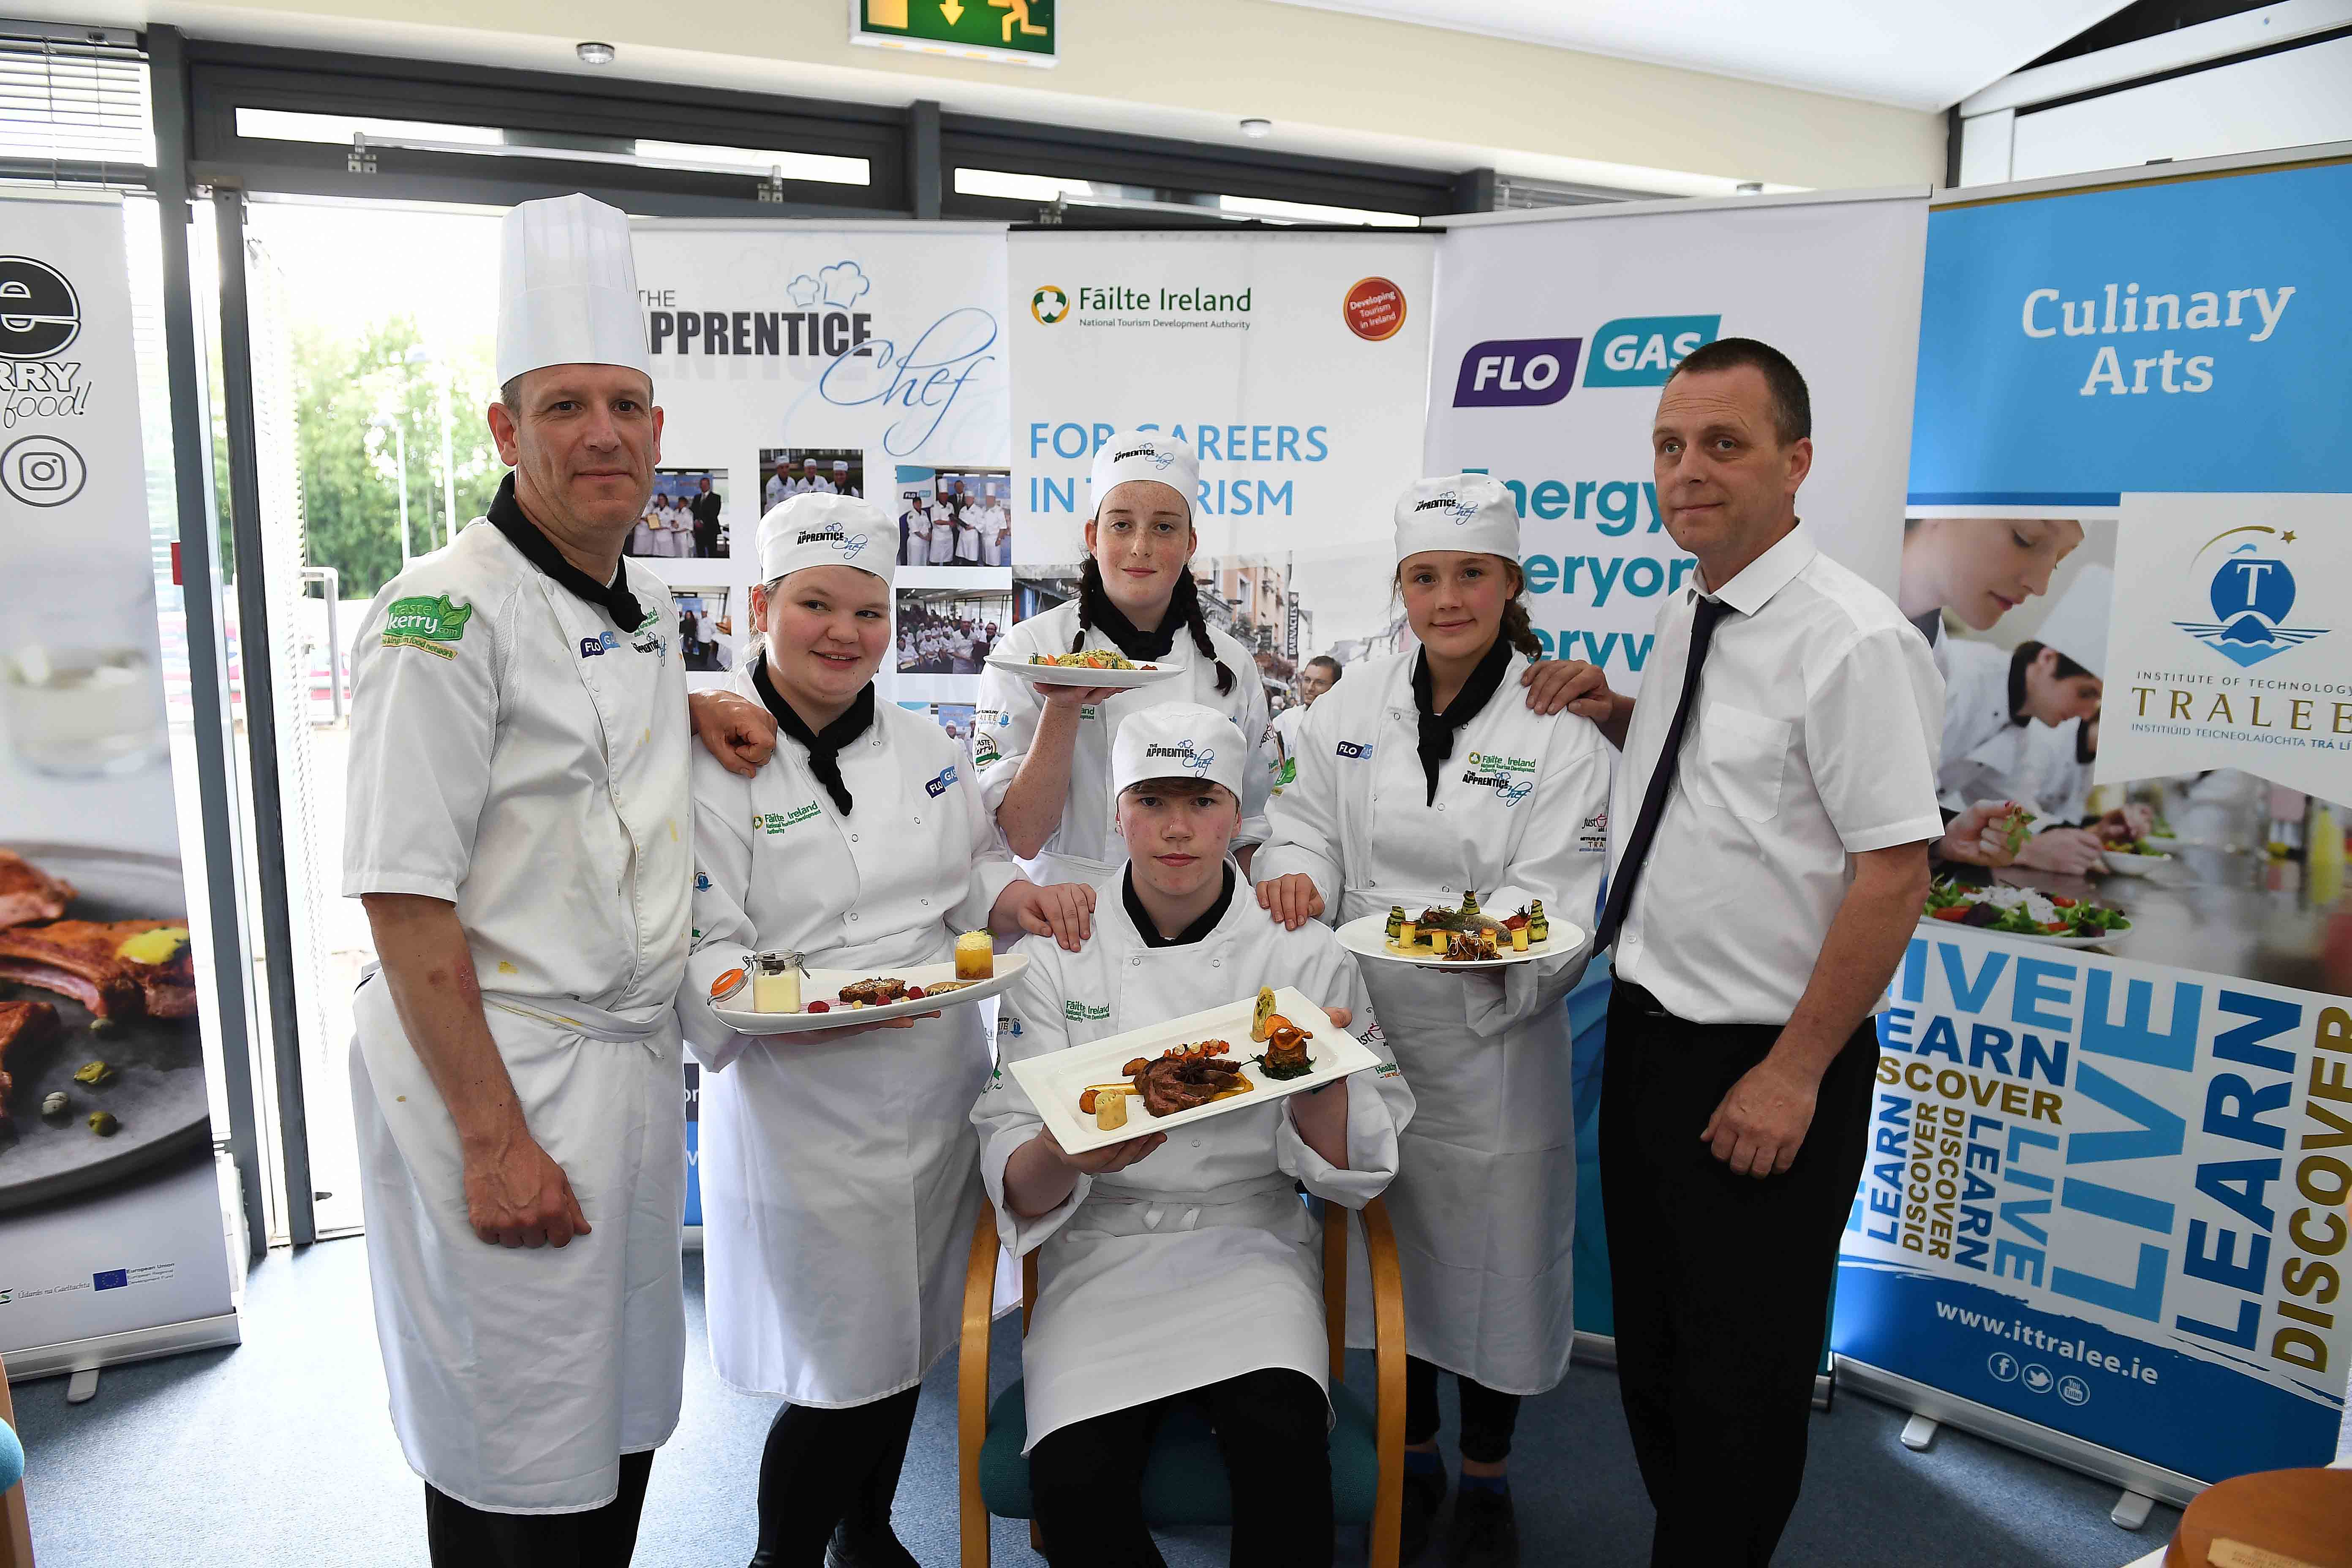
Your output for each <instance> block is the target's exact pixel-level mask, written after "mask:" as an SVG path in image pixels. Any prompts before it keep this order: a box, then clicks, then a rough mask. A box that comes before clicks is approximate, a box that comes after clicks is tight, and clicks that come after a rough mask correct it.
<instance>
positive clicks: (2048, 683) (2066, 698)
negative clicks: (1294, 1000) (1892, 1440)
mask: <svg viewBox="0 0 2352 1568" xmlns="http://www.w3.org/2000/svg"><path fill="white" fill-rule="evenodd" d="M2183 173H2184V172H2181V171H2173V172H2168V174H2165V175H2163V176H2154V177H2149V178H2146V179H2135V180H2132V181H2130V182H2128V183H2125V184H2104V185H2093V186H2087V187H2077V188H2074V189H2069V190H2061V191H2054V192H2053V191H2036V192H2020V193H1994V194H1993V195H1994V198H1995V199H1993V200H1990V201H1985V200H1982V199H1980V198H1981V196H1982V195H1983V193H1979V192H1973V191H1971V192H1964V193H1960V194H1959V195H1958V197H1956V198H1952V199H1948V200H1944V201H1939V202H1938V204H1937V207H1936V209H1935V211H1934V213H1933V215H1932V216H1931V217H1930V219H1929V224H1928V241H1927V289H1926V296H1925V301H1924V305H1923V310H1922V326H1921V334H1920V346H1919V373H1918V385H1917V392H1916V409H1917V421H1916V430H1915V432H1914V437H1913V443H1912V449H1911V477H1910V482H1909V492H1910V496H1909V505H1908V507H1907V509H1906V512H1907V515H1906V523H1905V527H1904V531H1903V534H1902V540H1901V547H1900V548H1901V559H1900V563H1899V566H1898V571H1897V591H1898V595H1899V596H1900V598H1901V600H1902V605H1903V609H1904V611H1905V612H1906V614H1907V615H1909V616H1913V617H1914V618H1915V619H1916V620H1917V621H1919V622H1920V623H1921V624H1922V625H1923V626H1932V627H1934V628H1935V630H1936V631H1937V634H1938V646H1937V658H1938V660H1939V662H1940V663H1942V664H1943V665H1944V666H1945V671H1946V683H1947V690H1948V702H1947V728H1946V736H1945V745H1944V755H1943V761H1942V773H1941V776H1940V778H1939V781H1938V782H1939V784H1940V785H1941V787H1942V791H1943V794H1944V797H1945V805H1947V806H1948V807H1951V808H1958V807H1959V806H1961V805H1966V804H1968V803H1969V802H1971V801H1975V800H1981V799H1986V798H1995V799H2007V800H2014V801H2017V802H2019V803H2021V804H2022V805H2026V806H2027V807H2028V808H2029V809H2031V810H2032V811H2033V812H2034V813H2035V814H2036V819H2035V821H2034V823H2033V824H2032V831H2031V836H2030V837H2027V838H2026V839H2025V840H2024V841H2023V843H2022V844H2021V847H2020V849H2019V852H2018V858H2017V861H2016V863H2015V864H2014V865H2012V866H2011V867H2009V868H2004V869H2002V870H2000V871H1998V872H1996V873H1994V874H1993V876H1992V878H1991V882H1990V886H1989V887H1984V888H1979V889H1959V888H1957V887H1955V888H1950V889H1944V890H1942V891H1939V893H1938V894H1937V895H1936V897H1935V898H1934V899H1933V900H1931V903H1936V904H1939V905H1941V907H1940V908H1937V909H1935V910H1931V915H1932V918H1930V919H1927V920H1924V921H1922V923H1921V926H1920V930H1919V933H1918V935H1917V937H1916V939H1915V940H1914V942H1912V944H1911V948H1910V952H1909V954H1908V956H1907V957H1906V961H1905V963H1904V967H1903V969H1902V971H1901V972H1900V973H1899V974H1898V975H1897V977H1896V981H1895V1005H1894V1007H1893V1009H1892V1010H1891V1011H1890V1012H1889V1013H1887V1014H1886V1015H1885V1019H1884V1021H1883V1023H1882V1026H1881V1039H1882V1043H1883V1045H1884V1046H1885V1059H1884V1061H1883V1063H1882V1066H1881V1069H1880V1079H1881V1082H1880V1087H1879V1093H1878V1102H1877V1118H1876V1121H1875V1122H1874V1127H1873V1130H1872V1143H1871V1154H1870V1165H1869V1168H1868V1171H1867V1173H1865V1175H1864V1180H1863V1184H1862V1188H1861V1191H1860V1192H1859V1193H1858V1194H1857V1195H1856V1198H1855V1202H1854V1206H1853V1214H1852V1215H1851V1217H1850V1219H1849V1222H1848V1226H1847V1230H1846V1234H1845V1239H1844V1245H1843V1248H1842V1256H1841V1258H1840V1266H1839V1283H1838V1296H1837V1310H1836V1315H1835V1324H1834V1334H1833V1342H1834V1345H1835V1348H1836V1350H1837V1352H1839V1354H1840V1355H1841V1356H1844V1357H1850V1358H1852V1359H1853V1360H1854V1361H1856V1362H1859V1363H1864V1375H1865V1376H1867V1374H1868V1371H1869V1370H1870V1369H1875V1370H1877V1371H1882V1372H1885V1373H1893V1374H1895V1377H1896V1378H1897V1379H1899V1380H1907V1381H1908V1382H1911V1383H1914V1384H1929V1385H1932V1386H1933V1387H1935V1388H1937V1389H1940V1390H1943V1391H1946V1392H1947V1393H1949V1394H1958V1395H1959V1396H1961V1397H1962V1398H1964V1399H1966V1400H1968V1401H1969V1402H1971V1403H1972V1404H1973V1405H1977V1406H1983V1407H1989V1408H1990V1409H1991V1410H1993V1411H1997V1412H2000V1413H2001V1414H2003V1415H2007V1416H2011V1417H2019V1418H2022V1419H2023V1420H2025V1421H2028V1422H2031V1423H2033V1424H2036V1425H2038V1426H2043V1427H2047V1428H2051V1429H2053V1430H2054V1431H2055V1432H2058V1433H2061V1434H2063V1435H2065V1436H2067V1437H2071V1438H2074V1439H2079V1440H2081V1441H2082V1442H2084V1443H2088V1444H2093V1445H2097V1446H2098V1447H2103V1448H2105V1449H2107V1450H2110V1453H2109V1454H2108V1455H2107V1456H2106V1457H2105V1458H2096V1457H2093V1458H2083V1456H2081V1455H2078V1456H2077V1458H2078V1459H2080V1460H2081V1461H2082V1462H2084V1463H2086V1464H2089V1465H2090V1466H2091V1467H2092V1468H2097V1469H2099V1470H2100V1472H2101V1473H2103V1474H2107V1475H2110V1476H2112V1477H2114V1478H2115V1479H2123V1480H2125V1481H2126V1483H2127V1484H2131V1485H2134V1486H2137V1487H2139V1488H2140V1489H2143V1490H2148V1491H2157V1492H2165V1493H2167V1494H2168V1495H2174V1496H2179V1495H2181V1494H2182V1493H2183V1492H2184V1491H2185V1489H2186V1487H2185V1484H2184V1483H2183V1481H2182V1478H2187V1479H2189V1480H2194V1481H2212V1480H2219V1479H2223V1478H2225V1477H2228V1476H2231V1475H2237V1474H2241V1473H2243V1472H2246V1471H2250V1470H2259V1469H2265V1468H2277V1467H2284V1466H2296V1465H2318V1464H2325V1463H2326V1462H2327V1460H2328V1458H2329V1457H2330V1456H2331V1454H2332V1453H2333V1452H2334V1451H2335V1448H2336V1438H2337V1433H2338V1429H2339V1423H2340V1420H2341V1415H2342V1412H2343V1407H2344V1399H2343V1394H2344V1389H2345V1384H2346V1374H2347V1361H2352V1313H2347V1308H2346V1303H2347V1297H2346V1295H2345V1293H2344V1289H2343V1287H2344V1284H2345V1278H2344V1276H2345V1270H2346V1268H2347V1262H2348V1261H2352V1248H2347V1241H2352V1229H2347V1218H2346V1199H2347V1193H2352V1014H2347V1010H2346V1007H2345V1003H2344V998H2345V995H2346V994H2347V993H2352V908H2347V905H2346V903H2345V901H2344V897H2343V895H2344V889H2345V865H2346V837H2345V831H2346V825H2347V816H2352V812H2347V806H2352V621H2347V620H2346V619H2345V618H2344V614H2343V606H2344V604H2345V600H2346V589H2347V584H2352V495H2347V493H2346V489H2347V479H2346V478H2345V470H2344V468H2343V463H2342V458H2341V454H2342V453H2343V452H2344V451H2345V450H2346V449H2347V445H2352V403H2347V399H2346V398H2345V396H2344V395H2343V387H2344V384H2345V383H2344V376H2345V368H2344V367H2345V366H2346V364H2347V363H2352V263H2347V259H2346V257H2345V251H2344V246H2343V237H2344V235H2345V234H2347V233H2352V164H2345V163H2335V164H2332V165H2331V164H2318V165H2311V166H2305V167H2299V168H2296V167H2287V168H2282V167H2270V168H2256V169H2236V170H2210V171H2187V172H2185V174H2186V177H2183ZM2086 916H2087V917H2089V918H2088V919H2087V920H2086V919H2085V917H2086ZM1952 1418H1953V1419H1955V1420H1963V1419H1966V1418H1965V1417H1962V1416H1957V1415H1956V1416H1953V1417H1952ZM2151 1467H2152V1468H2153V1470H2154V1471H2155V1472H2158V1473H2153V1474H2151V1473H2150V1468H2151Z"/></svg>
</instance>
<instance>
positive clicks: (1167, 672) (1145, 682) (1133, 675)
mask: <svg viewBox="0 0 2352 1568" xmlns="http://www.w3.org/2000/svg"><path fill="white" fill-rule="evenodd" d="M988 667H989V668H991V669H1001V670H1003V671H1004V673H1005V674H1007V675H1017V676H1019V677H1020V678H1021V679H1024V680H1031V681H1034V682H1036V683H1037V684H1038V685H1040V686H1092V687H1097V688H1100V689H1106V690H1111V689H1116V690H1119V691H1126V690H1129V689H1133V688H1135V687H1138V686H1149V685H1150V684H1151V683H1152V682H1153V681H1155V680H1165V679H1168V678H1169V677H1170V676H1171V675H1181V674H1182V673H1183V671H1184V667H1183V666H1182V665H1181V664H1168V663H1165V662H1161V663H1155V664H1151V665H1147V666H1144V667H1142V668H1136V669H1087V668H1083V667H1081V666H1077V665H1069V664H1032V663H1030V662H1029V661H1028V660H1027V659H1025V658H1011V657H1009V656H999V655H996V654H991V655H989V656H988Z"/></svg>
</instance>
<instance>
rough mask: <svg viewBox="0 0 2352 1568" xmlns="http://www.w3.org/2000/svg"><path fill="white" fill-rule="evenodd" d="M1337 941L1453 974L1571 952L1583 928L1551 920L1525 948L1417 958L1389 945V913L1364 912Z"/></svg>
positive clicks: (1359, 951) (1365, 954)
mask: <svg viewBox="0 0 2352 1568" xmlns="http://www.w3.org/2000/svg"><path fill="white" fill-rule="evenodd" d="M1333 934H1334V935H1336V936H1338V937H1339V945H1340V946H1341V947H1344V948H1346V949H1347V950H1348V951H1349V952H1352V953H1355V954H1356V955H1357V956H1359V957H1360V958H1383V959H1386V960H1387V961H1388V962H1389V963H1409V964H1411V965H1412V967H1414V968H1415V969H1437V970H1444V971H1446V972H1448V973H1454V974H1466V973H1469V972H1471V971H1472V970H1477V969H1500V968H1502V967H1503V966H1504V965H1505V964H1507V963H1534V962H1535V961H1536V960H1537V959H1538V958H1550V957H1553V956H1555V955H1557V954H1559V953H1563V952H1575V951H1576V950H1577V949H1578V948H1580V947H1581V946H1583V945H1584V931H1583V930H1582V929H1581V928H1580V927H1577V926H1572V925H1570V924H1569V923H1568V922H1567V921H1557V920H1556V921H1552V922H1551V936H1550V937H1549V939H1548V940H1546V941H1544V942H1530V943H1529V944H1528V950H1527V952H1511V951H1509V950H1507V949H1506V950H1505V951H1503V952H1497V953H1496V954H1495V956H1494V957H1492V958H1480V959H1464V960H1452V959H1444V958H1433V957H1431V956H1430V955H1429V953H1428V951H1427V950H1426V949H1423V952H1422V955H1421V956H1420V957H1419V958H1413V957H1410V956H1408V955H1406V954H1404V953H1402V952H1398V951H1397V950H1396V949H1394V948H1392V947H1391V946H1390V945H1389V917H1388V916H1386V915H1365V916H1363V917H1362V918H1360V919H1359V920H1352V921H1349V922H1348V923H1347V924H1346V925H1343V926H1341V927H1340V928H1339V930H1338V931H1336V932H1334V933H1333Z"/></svg>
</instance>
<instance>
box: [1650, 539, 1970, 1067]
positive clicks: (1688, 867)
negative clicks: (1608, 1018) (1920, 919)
mask: <svg viewBox="0 0 2352 1568" xmlns="http://www.w3.org/2000/svg"><path fill="white" fill-rule="evenodd" d="M1713 596H1714V597H1716V598H1718V599H1720V600H1721V601H1722V602H1723V603H1724V604H1725V605H1728V606H1729V607H1730V609H1731V610H1732V611H1733V612H1734V613H1732V614H1730V615H1727V616H1724V618H1723V619H1722V620H1721V621H1720V622H1718V623H1717V626H1716V628H1715V637H1714V641H1713V642H1712V643H1711V644H1710V645H1709V647H1708V649H1707V655H1706V664H1705V667H1704V668H1702V670H1701V672H1700V677H1699V692H1698V707H1697V709H1696V710H1695V711H1694V712H1693V713H1692V715H1691V719H1690V723H1689V725H1688V727H1687V729H1686V730H1685V732H1684V736H1683V751H1682V762H1681V765H1680V767H1679V769H1678V770H1677V772H1676V775H1675V786H1674V788H1673V789H1672V790H1671V791H1670V792H1669V793H1668V794H1667V796H1666V804H1665V810H1664V816H1661V817H1660V818H1659V821H1658V831H1657V836H1656V837H1655V838H1654V839H1653V840H1652V842H1651V845H1650V853H1649V860H1648V865H1647V866H1646V867H1645V868H1644V869H1643V871H1642V874H1641V880H1640V882H1639V883H1638V884H1636V886H1635V888H1634V892H1633V907H1632V908H1631V910H1628V912H1627V913H1626V916H1625V921H1624V924H1623V926H1622V928H1621V929H1620V931H1618V935H1617V942H1616V948H1615V965H1616V972H1617V973H1618V974H1620V975H1622V976H1623V977H1624V978H1625V979H1627V980H1630V981H1633V983H1634V984H1638V985H1641V986H1643V987H1645V988H1646V989H1647V990H1648V991H1649V992H1650V993H1651V994H1653V995H1654V996H1656V997H1657V999H1658V1001H1659V1003H1660V1004H1661V1005H1663V1006H1664V1007H1665V1009H1666V1010H1667V1011H1668V1012H1670V1013H1673V1014H1674V1015H1675V1016H1677V1017H1681V1018H1687V1019H1689V1020H1691V1021H1692V1022H1694V1023H1702V1024H1784V1023H1786V1022H1788V1019H1789V1016H1790V1013H1792V1012H1793V1011H1795V1009H1796V1005H1797V1001H1798V998H1799V997H1801V996H1802V995H1803V994H1804V992H1805V986H1806V984H1807V982H1808V981H1810V980H1811V977H1812V972H1813V963H1814V960H1815V959H1817V958H1818V957H1819V956H1820V955H1821V951H1822V942H1823V941H1825V940H1826V939H1827V938H1828V936H1829V930H1830V922H1831V921H1832V920H1833V919H1835V918H1836V915H1837V910H1838V905H1839V904H1840V903H1841V902H1842V901H1843V900H1844V898H1845V889H1846V885H1847V883H1848V882H1849V881H1850V880H1851V876H1852V873H1851V871H1850V870H1849V868H1848V864H1847V857H1848V856H1849V855H1855V854H1860V853H1863V852H1864V851H1866V850H1871V849H1885V848H1887V847H1892V846H1894V845H1897V844H1912V843H1917V842H1920V841H1922V840H1925V839H1931V838H1936V837H1940V836H1941V835H1942V833H1943V830H1944V825H1943V816H1942V815H1941V813H1939V812H1938V811H1937V808H1936V764H1937V750H1938V747H1939V745H1940V742H1941V737H1942V732H1943V714H1944V686H1943V680H1942V679H1941V678H1940V677H1939V676H1938V675H1937V673H1936V664H1935V658H1934V656H1933V655H1932V654H1931V653H1930V652H1929V651H1928V647H1927V639H1926V638H1925V637H1921V636H1920V635H1919V630H1918V628H1917V627H1916V626H1912V625H1911V623H1910V622H1908V621H1906V620H1905V619H1904V618H1903V615H1902V612H1901V611H1900V610H1898V609H1896V608H1895V603H1894V601H1893V600H1891V599H1889V598H1888V597H1887V596H1886V595H1885V594H1883V593H1881V592H1879V591H1878V590H1877V589H1876V588H1874V587H1873V586H1871V585H1870V584H1868V583H1867V582H1865V581H1864V580H1863V579H1862V578H1861V577H1859V576H1857V575H1855V574H1853V572H1851V571H1849V570H1847V569H1846V568H1845V567H1843V566H1841V565H1839V564H1838V563H1836V562H1834V561H1832V560H1831V559H1830V558H1829V557H1828V556H1826V555H1823V554H1822V552H1820V550H1818V549H1817V548H1816V547H1815V546H1814V544H1813V542H1812V541H1811V539H1810V538H1808V537H1807V536H1806V533H1805V531H1804V529H1803V528H1802V527H1799V528H1796V529H1793V530H1791V531H1790V532H1789V533H1787V534H1786V535H1784V536H1783V537H1782V538H1781V539H1780V541H1779V542H1776V543H1774V544H1773V545H1772V547H1771V548H1770V549H1769V550H1767V551H1765V552H1764V553H1763V554H1761V555H1759V556H1758V557H1757V558H1756V559H1755V560H1754V561H1752V562H1750V563H1748V567H1747V569H1746V570H1745V571H1743V572H1741V573H1740V574H1739V575H1738V576H1737V577H1735V578H1733V579H1732V580H1731V581H1730V582H1729V583H1727V584H1724V585H1723V587H1722V588H1721V589H1720V590H1718V591H1717V593H1716V594H1715V595H1713ZM1698 597H1699V591H1698V590H1697V589H1696V587H1685V588H1684V589H1683V590H1682V591H1680V592H1679V593H1676V594H1675V595H1672V596H1671V597H1670V598H1668V600H1667V601H1666V603H1665V604H1664V606H1662V607H1661V608H1660V610H1659V612H1658V625H1657V634H1656V637H1655V638H1654V641H1653V643H1652V645H1651V648H1650V656H1649V660H1648V665H1647V673H1646V674H1645V675H1644V676H1643V686H1642V694H1641V700H1640V701H1639V702H1638V703H1637V704H1636V705H1635V707H1634V710H1633V722H1632V724H1631V726H1630V727H1629V729H1628V731H1627V734H1626V737H1625V760H1624V765H1622V767H1620V768H1619V769H1618V770H1617V777H1616V782H1615V785H1614V787H1613V788H1612V792H1611V798H1610V806H1609V820H1610V827H1611V833H1610V849H1609V853H1610V875H1611V876H1612V878H1614V877H1615V876H1617V875H1619V874H1620V872H1621V868H1620V866H1619V864H1618V860H1619V858H1620V857H1621V856H1622V855H1623V853H1624V849H1625V840H1626V838H1628V837H1631V835H1632V833H1633V823H1634V819H1635V817H1636V816H1638V815H1639V814H1640V811H1641V805H1642V797H1643V793H1644V792H1646V791H1647V790H1648V788H1649V785H1650V776H1651V774H1652V773H1654V771H1655V770H1656V768H1657V765H1658V759H1659V752H1661V750H1662V749H1663V748H1664V742H1665V736H1666V731H1667V729H1668V727H1669V726H1670V725H1671V723H1672V721H1673V719H1674V713H1675V705H1676V704H1677V703H1678V702H1679V701H1680V700H1681V698H1682V688H1683V674H1684V668H1685V665H1687V664H1688V663H1689V659H1690V637H1691V621H1692V616H1693V612H1694V606H1695V605H1696V604H1697V602H1698Z"/></svg>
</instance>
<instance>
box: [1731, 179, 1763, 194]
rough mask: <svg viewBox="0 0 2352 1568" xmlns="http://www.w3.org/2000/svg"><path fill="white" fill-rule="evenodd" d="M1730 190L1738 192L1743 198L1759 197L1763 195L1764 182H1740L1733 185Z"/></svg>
mask: <svg viewBox="0 0 2352 1568" xmlns="http://www.w3.org/2000/svg"><path fill="white" fill-rule="evenodd" d="M1732 189H1733V190H1735V191H1737V192H1738V193H1739V194H1740V195H1743V196H1760V195H1763V194H1764V182H1763V181H1761V180H1742V181H1740V182H1739V184H1737V185H1734V186H1733V187H1732Z"/></svg>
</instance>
